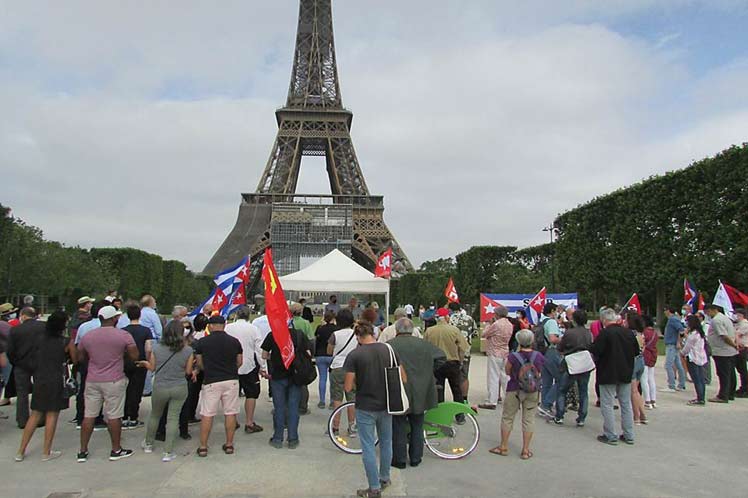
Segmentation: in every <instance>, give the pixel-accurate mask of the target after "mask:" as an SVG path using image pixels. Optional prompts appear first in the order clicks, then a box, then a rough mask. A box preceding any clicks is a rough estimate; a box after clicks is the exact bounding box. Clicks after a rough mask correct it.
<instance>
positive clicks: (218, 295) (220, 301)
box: [211, 287, 229, 313]
mask: <svg viewBox="0 0 748 498" xmlns="http://www.w3.org/2000/svg"><path fill="white" fill-rule="evenodd" d="M228 301H229V300H228V298H227V297H226V294H224V293H223V291H222V290H221V288H220V287H216V292H215V294H213V301H212V302H211V305H212V307H213V311H215V312H218V313H220V312H221V310H222V309H223V307H224V306H226V305H227V304H228Z"/></svg>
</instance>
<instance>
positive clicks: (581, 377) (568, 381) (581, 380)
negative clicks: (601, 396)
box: [556, 369, 591, 422]
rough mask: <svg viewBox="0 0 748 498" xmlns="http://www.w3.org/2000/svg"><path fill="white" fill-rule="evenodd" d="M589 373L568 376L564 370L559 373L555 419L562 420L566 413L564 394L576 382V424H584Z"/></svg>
mask: <svg viewBox="0 0 748 498" xmlns="http://www.w3.org/2000/svg"><path fill="white" fill-rule="evenodd" d="M590 373H591V372H587V373H583V374H578V375H569V373H568V372H567V371H566V369H564V370H563V371H562V372H561V379H560V380H559V382H558V386H559V387H558V396H557V398H556V418H557V419H562V418H564V413H566V393H567V392H568V391H569V388H570V387H571V386H572V384H573V383H575V382H576V384H577V390H578V391H579V410H578V411H577V422H584V421H585V419H586V418H587V398H588V397H589V396H588V394H587V391H589V383H590Z"/></svg>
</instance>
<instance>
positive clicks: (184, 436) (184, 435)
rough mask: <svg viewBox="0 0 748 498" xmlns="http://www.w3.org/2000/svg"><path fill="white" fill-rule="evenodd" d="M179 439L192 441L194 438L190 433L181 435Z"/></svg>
mask: <svg viewBox="0 0 748 498" xmlns="http://www.w3.org/2000/svg"><path fill="white" fill-rule="evenodd" d="M179 437H180V438H182V439H184V440H185V441H189V440H190V439H192V436H191V435H190V433H189V432H183V433H180V434H179Z"/></svg>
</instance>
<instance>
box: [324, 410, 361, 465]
mask: <svg viewBox="0 0 748 498" xmlns="http://www.w3.org/2000/svg"><path fill="white" fill-rule="evenodd" d="M353 407H354V403H353V402H349V403H344V404H342V405H340V406H339V407H337V408H336V409H335V410H333V412H332V413H331V414H330V418H329V419H328V420H327V435H328V436H330V441H332V444H334V445H335V447H336V448H337V449H339V450H340V451H342V452H344V453H348V454H351V455H360V454H361V452H362V450H361V441H360V440H359V438H358V432H357V431H356V420H355V419H354V418H353V417H351V418H350V419H349V414H348V413H347V412H348V409H349V408H350V409H353ZM336 418H338V419H339V420H337V421H336V420H335V419H336ZM335 424H337V425H338V427H339V429H338V431H337V433H335V431H334V430H333V427H334V425H335Z"/></svg>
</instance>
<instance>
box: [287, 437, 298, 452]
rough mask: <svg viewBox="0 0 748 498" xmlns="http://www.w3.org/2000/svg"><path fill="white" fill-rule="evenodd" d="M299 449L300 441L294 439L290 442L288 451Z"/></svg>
mask: <svg viewBox="0 0 748 498" xmlns="http://www.w3.org/2000/svg"><path fill="white" fill-rule="evenodd" d="M298 447H299V440H298V439H294V440H293V441H289V442H288V449H289V450H295V449H296V448H298Z"/></svg>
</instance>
